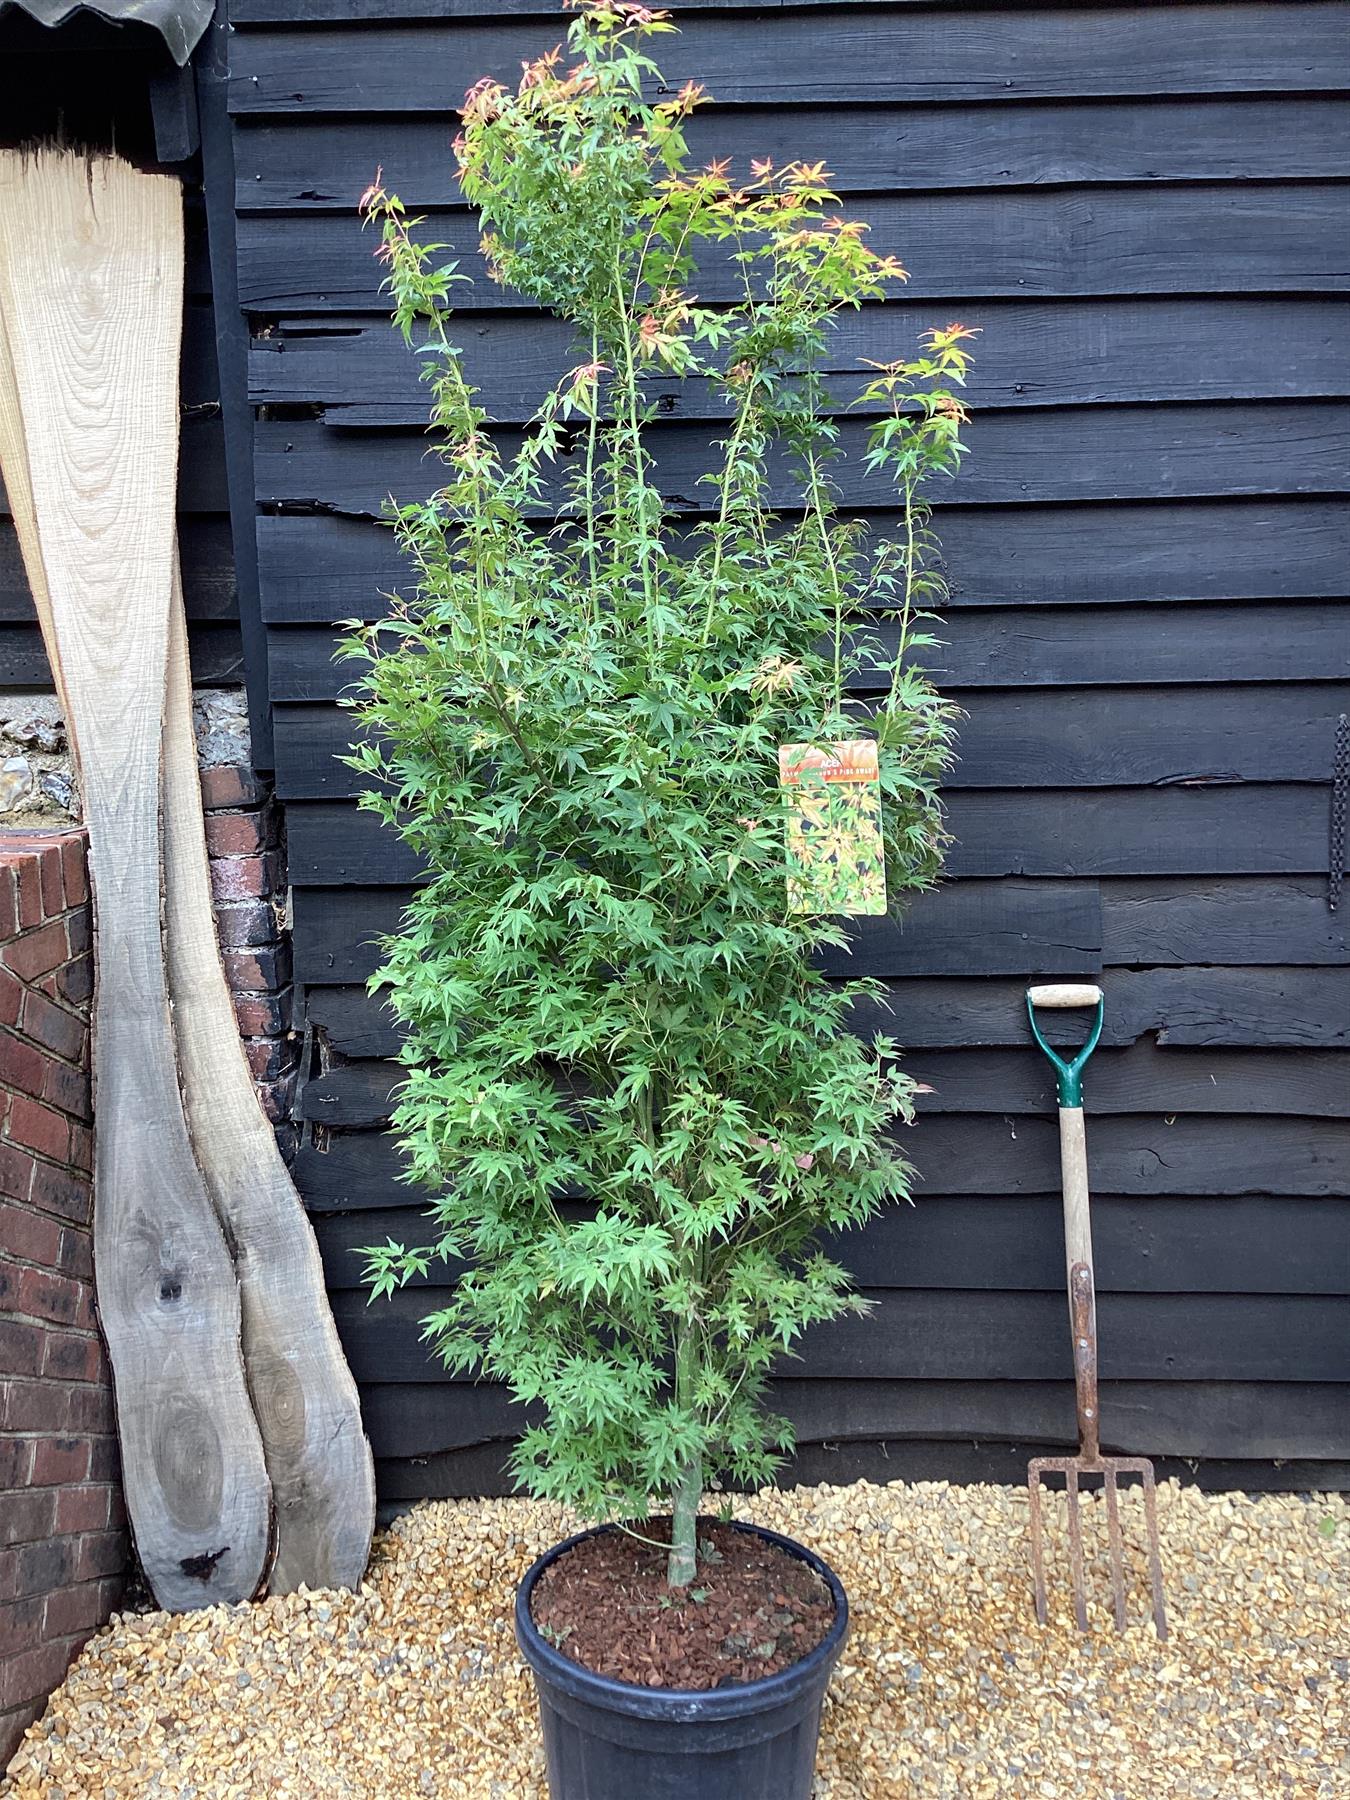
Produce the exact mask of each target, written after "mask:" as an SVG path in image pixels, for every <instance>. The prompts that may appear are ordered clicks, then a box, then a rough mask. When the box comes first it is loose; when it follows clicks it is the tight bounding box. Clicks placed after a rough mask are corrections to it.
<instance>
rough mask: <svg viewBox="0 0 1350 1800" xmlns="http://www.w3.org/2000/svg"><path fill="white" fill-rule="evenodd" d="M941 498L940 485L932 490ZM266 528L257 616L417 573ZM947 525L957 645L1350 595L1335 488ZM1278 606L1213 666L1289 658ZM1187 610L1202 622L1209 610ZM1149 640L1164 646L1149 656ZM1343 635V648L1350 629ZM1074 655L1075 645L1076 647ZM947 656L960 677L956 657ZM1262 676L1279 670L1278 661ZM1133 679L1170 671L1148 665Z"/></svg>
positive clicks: (284, 678)
mask: <svg viewBox="0 0 1350 1800" xmlns="http://www.w3.org/2000/svg"><path fill="white" fill-rule="evenodd" d="M942 497H943V490H941V489H939V490H938V491H937V494H936V495H935V498H938V499H941V498H942ZM893 517H894V515H892V514H885V515H883V516H882V517H881V518H879V519H877V520H876V521H874V529H875V530H877V531H878V532H880V533H882V534H884V533H885V531H886V530H887V529H888V528H889V526H890V521H891V520H892V519H893ZM257 526H258V554H259V564H260V570H261V577H262V588H263V594H262V598H263V606H264V616H265V617H266V618H267V619H268V620H269V622H271V623H274V624H304V623H309V622H315V623H325V624H327V623H331V622H332V621H333V620H336V619H353V618H361V619H377V618H381V617H383V615H384V613H385V611H386V610H387V603H386V601H385V600H384V598H383V596H384V595H385V594H387V593H390V592H397V591H398V590H399V588H400V587H405V586H408V585H410V584H409V582H408V573H409V570H408V564H407V562H406V561H405V559H404V558H403V557H402V556H401V555H400V553H399V549H398V545H397V543H396V541H395V539H394V536H393V533H392V532H391V531H390V530H389V528H388V526H386V525H384V524H382V523H374V522H370V521H366V520H359V519H341V518H329V517H323V516H312V517H287V516H284V515H282V516H270V515H263V516H262V517H260V518H259V519H258V521H257ZM940 533H941V538H942V555H943V562H944V565H945V570H946V575H947V581H948V585H949V587H950V589H951V599H950V602H949V608H948V611H949V616H948V619H947V621H946V626H945V630H944V633H943V635H945V636H946V637H947V639H948V641H949V642H950V643H951V644H952V645H953V646H960V645H961V644H963V643H967V644H976V645H978V644H981V643H983V642H985V641H986V640H985V638H984V633H986V632H989V633H991V634H992V633H993V632H994V631H995V630H996V627H995V625H993V624H992V623H989V622H986V621H983V620H981V621H977V622H976V623H974V624H972V625H970V626H969V627H968V628H967V630H968V633H969V635H968V636H967V637H966V638H965V639H963V638H961V637H960V636H959V635H957V634H958V633H959V632H960V630H961V626H960V623H959V621H958V620H957V619H956V618H955V617H954V616H952V615H954V614H955V613H956V612H957V611H958V609H960V608H962V607H966V606H981V607H984V606H1005V605H1008V606H1013V605H1015V606H1018V607H1022V606H1036V607H1041V606H1086V605H1089V604H1090V605H1092V606H1093V607H1099V606H1116V605H1125V604H1129V603H1131V602H1155V601H1166V602H1168V603H1169V605H1170V604H1173V603H1176V602H1179V601H1201V600H1204V601H1239V600H1260V599H1267V598H1271V599H1279V600H1280V603H1281V607H1282V608H1283V606H1284V605H1285V604H1286V603H1287V602H1286V601H1285V599H1284V598H1283V597H1285V596H1288V597H1289V598H1290V599H1293V598H1299V599H1304V600H1313V599H1321V598H1335V599H1338V600H1339V599H1340V597H1341V596H1342V595H1343V594H1344V592H1345V566H1346V545H1347V543H1350V506H1347V505H1346V503H1345V502H1344V501H1340V500H1323V499H1298V498H1289V499H1277V498H1261V499H1247V500H1230V501H1212V500H1189V501H1154V502H1146V503H1144V502H1134V503H1131V504H1129V505H1111V504H1097V505H1091V506H1082V505H1077V506H1038V507H1036V508H1035V509H1034V510H1029V509H1027V508H1025V507H1020V506H993V507H967V508H950V509H949V508H943V509H942V513H941V518H940ZM1285 616H1286V615H1285V613H1284V612H1283V610H1282V611H1281V614H1280V621H1281V622H1280V624H1279V625H1277V626H1269V625H1267V626H1265V627H1264V638H1265V642H1264V645H1262V643H1261V641H1260V640H1261V633H1262V627H1261V626H1259V625H1258V626H1257V627H1255V628H1254V629H1255V630H1256V632H1257V637H1256V639H1255V640H1254V641H1253V644H1252V648H1251V649H1250V650H1249V651H1248V652H1247V653H1246V654H1247V657H1248V659H1249V660H1247V661H1246V662H1245V663H1244V664H1243V665H1242V668H1241V669H1235V670H1234V672H1233V673H1232V674H1231V675H1221V676H1220V677H1218V678H1219V679H1224V680H1242V679H1247V680H1258V679H1262V678H1263V677H1262V674H1261V666H1260V663H1259V662H1258V660H1257V659H1258V658H1259V656H1260V654H1261V650H1262V648H1264V653H1265V656H1267V657H1268V658H1269V659H1270V666H1271V668H1272V670H1278V669H1279V668H1280V667H1281V662H1282V658H1283V656H1284V655H1285V654H1286V652H1285V650H1284V647H1283V646H1284V643H1285V640H1286V631H1285V627H1284V624H1283V621H1284V619H1285ZM1186 617H1187V618H1188V619H1190V618H1194V619H1195V620H1196V621H1197V624H1198V623H1199V621H1200V620H1201V619H1202V617H1203V615H1200V614H1194V615H1192V614H1188V615H1186ZM1296 618H1297V615H1295V620H1296ZM1321 618H1322V619H1323V620H1324V621H1331V623H1332V624H1333V625H1334V626H1339V623H1340V620H1339V615H1332V614H1330V613H1324V614H1322V615H1321ZM1011 622H1012V621H1010V624H1011ZM1022 624H1023V628H1024V629H1025V631H1026V632H1027V633H1028V634H1030V635H1029V642H1030V643H1031V644H1032V645H1033V646H1034V645H1035V644H1036V643H1037V642H1039V635H1040V634H1041V633H1050V632H1054V631H1058V632H1060V633H1061V634H1069V635H1071V634H1072V633H1073V632H1074V631H1075V630H1078V631H1081V634H1082V636H1083V637H1084V638H1086V639H1087V640H1088V641H1089V642H1091V641H1092V640H1093V639H1094V637H1095V634H1096V632H1097V631H1098V630H1099V629H1102V628H1103V627H1102V626H1100V625H1099V624H1098V622H1097V620H1096V618H1095V616H1094V617H1091V618H1084V620H1083V622H1082V624H1081V626H1079V625H1076V623H1075V621H1074V620H1073V618H1071V617H1070V618H1068V619H1065V620H1062V621H1059V622H1058V623H1057V624H1054V623H1052V622H1051V621H1049V620H1045V621H1042V620H1039V619H1032V620H1029V621H1023V622H1022ZM1114 629H1116V630H1117V631H1132V632H1133V634H1134V637H1135V639H1136V641H1135V642H1134V644H1133V648H1132V649H1131V651H1130V655H1131V660H1132V661H1133V660H1134V659H1135V658H1137V657H1150V656H1153V655H1155V654H1156V655H1157V656H1158V657H1159V659H1160V662H1159V666H1160V667H1166V666H1168V661H1169V659H1170V658H1171V657H1178V658H1181V659H1185V658H1186V657H1187V655H1188V654H1189V645H1188V641H1187V640H1186V639H1184V638H1183V639H1182V640H1181V641H1180V643H1179V644H1178V643H1177V640H1176V639H1175V638H1174V637H1173V636H1172V635H1171V634H1172V633H1174V632H1176V631H1184V630H1185V629H1186V626H1185V624H1184V623H1182V622H1180V621H1177V622H1169V620H1168V619H1167V618H1164V617H1158V618H1150V619H1148V620H1146V621H1139V622H1137V623H1134V624H1132V625H1128V626H1127V625H1121V626H1117V627H1115V628H1114ZM1298 629H1299V628H1298V625H1297V623H1296V622H1294V621H1291V623H1290V626H1289V631H1290V632H1292V633H1294V634H1295V635H1294V636H1293V638H1292V642H1293V644H1294V646H1295V648H1297V646H1298V645H1299V643H1300V642H1301V640H1300V639H1299V637H1298V636H1297V632H1298ZM1323 631H1324V637H1323V639H1321V640H1319V642H1321V641H1325V625H1324V627H1323ZM1155 640H1156V641H1157V643H1158V645H1159V646H1160V648H1159V649H1158V650H1157V651H1156V652H1155V649H1154V643H1155ZM1053 641H1054V642H1056V643H1060V642H1067V637H1066V636H1064V635H1061V636H1060V637H1056V638H1055V639H1054V640H1053ZM1119 641H1120V640H1119V639H1117V640H1115V642H1119ZM1336 642H1337V644H1338V647H1339V648H1340V650H1341V651H1342V652H1344V634H1343V632H1342V633H1339V634H1338V636H1337V638H1336ZM988 646H989V648H988V659H987V660H988V663H989V664H990V665H991V666H996V665H997V663H998V662H999V661H1000V660H1001V658H1002V655H1003V651H1002V648H1001V646H1000V644H999V642H998V640H997V638H996V637H993V636H992V635H991V637H990V638H989V640H988ZM1196 649H1197V652H1199V654H1197V655H1195V656H1194V657H1193V658H1192V659H1191V661H1192V664H1193V665H1194V666H1192V667H1189V669H1188V665H1187V663H1186V662H1185V661H1184V660H1182V661H1181V662H1180V663H1179V667H1178V673H1177V674H1175V675H1173V676H1171V677H1170V679H1173V680H1176V679H1184V680H1188V681H1195V680H1200V679H1202V678H1203V668H1205V667H1207V666H1208V664H1209V654H1206V653H1207V652H1212V651H1213V650H1214V649H1215V646H1214V645H1213V643H1212V642H1211V641H1210V640H1209V639H1205V640H1203V641H1200V642H1198V643H1197V645H1196ZM302 653H303V654H302ZM1108 653H1109V647H1108ZM1164 653H1165V654H1164ZM1076 654H1077V656H1079V657H1081V656H1082V654H1083V652H1082V649H1081V647H1080V648H1078V650H1077V651H1076ZM331 655H332V649H331V642H330V643H328V644H327V645H325V644H324V643H323V642H322V641H321V640H319V639H316V638H313V637H310V638H302V637H298V636H292V635H290V634H288V635H287V636H286V637H285V638H281V639H277V640H275V644H274V650H273V655H272V661H273V665H274V666H273V671H272V691H273V697H274V698H275V699H278V700H309V699H318V700H321V699H327V698H330V697H331V696H332V695H333V694H335V693H337V692H338V691H339V689H340V687H341V686H342V684H343V681H344V680H345V679H346V677H345V676H342V675H341V674H340V673H339V674H337V675H335V674H334V672H333V670H332V669H331V668H330V667H329V666H328V665H329V662H330V659H331ZM946 666H947V667H948V669H949V670H950V672H951V674H950V678H951V679H953V680H954V679H955V678H956V676H957V675H958V673H959V672H960V664H959V663H958V664H956V665H952V664H950V663H948V664H947V665H946ZM1107 666H1108V667H1110V665H1109V664H1108V665H1107ZM1149 666H1151V665H1149ZM1343 666H1344V665H1343V663H1341V661H1340V660H1339V658H1337V659H1335V660H1333V661H1331V662H1328V663H1326V664H1320V663H1314V664H1313V666H1312V667H1311V668H1310V669H1308V670H1307V673H1308V674H1310V675H1315V674H1316V672H1317V669H1318V668H1319V667H1325V669H1326V671H1327V673H1328V674H1330V675H1334V674H1338V673H1340V672H1341V670H1342V668H1343ZM292 669H293V670H294V673H292V672H291V671H292ZM1295 669H1296V671H1297V672H1298V673H1299V675H1300V677H1301V675H1302V673H1303V672H1304V665H1303V664H1301V663H1300V664H1296V665H1295ZM321 670H322V671H323V673H322V674H321V673H320V671H321ZM1040 678H1041V677H1038V676H1037V675H1036V674H1035V673H1029V674H1028V675H1027V676H1026V677H1021V676H1018V677H1014V678H1013V685H1016V684H1017V681H1019V680H1021V679H1026V680H1028V681H1034V680H1036V679H1040ZM1110 678H1111V679H1115V676H1114V675H1112V676H1111V677H1110ZM1266 678H1267V679H1271V680H1275V679H1278V678H1279V677H1278V675H1277V674H1274V673H1272V674H1271V675H1270V676H1269V677H1266ZM967 679H969V678H968V677H967ZM1082 679H1085V680H1086V679H1087V677H1086V676H1084V677H1082ZM1098 679H1101V677H1098ZM1140 679H1141V680H1142V679H1164V677H1163V676H1162V675H1152V674H1145V673H1144V672H1143V671H1141V675H1140ZM321 682H323V683H326V685H320V683H321ZM995 685H1000V684H995Z"/></svg>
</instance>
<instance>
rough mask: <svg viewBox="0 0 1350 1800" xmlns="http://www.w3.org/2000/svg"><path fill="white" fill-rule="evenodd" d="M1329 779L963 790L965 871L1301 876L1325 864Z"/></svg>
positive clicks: (951, 815)
mask: <svg viewBox="0 0 1350 1800" xmlns="http://www.w3.org/2000/svg"><path fill="white" fill-rule="evenodd" d="M1326 805H1327V795H1326V790H1325V788H1321V787H1312V786H1308V787H1281V786H1270V787H1218V788H1118V789H1112V790H1110V791H1095V792H1094V791H1092V790H1078V791H1055V790H1036V791H1031V792H1024V793H1022V794H1019V795H1017V796H1013V795H1012V794H998V793H988V792H983V793H977V792H965V793H955V794H953V795H952V797H951V802H950V805H949V807H948V824H949V826H950V829H951V831H952V833H953V835H954V837H955V839H956V842H955V844H954V845H953V846H952V849H951V851H950V853H949V854H948V857H947V869H948V871H949V873H950V874H952V875H953V876H964V875H986V876H989V875H1033V876H1040V875H1094V876H1103V875H1173V874H1215V875H1225V874H1233V875H1248V874H1250V875H1265V874H1272V875H1273V874H1301V873H1305V872H1307V871H1316V870H1320V869H1321V868H1322V867H1323V865H1324V863H1325V860H1326V859H1325V855H1324V844H1323V838H1324V835H1325V823H1326V821H1325V813H1326Z"/></svg>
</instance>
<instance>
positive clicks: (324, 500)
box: [254, 400, 1350, 518]
mask: <svg viewBox="0 0 1350 1800" xmlns="http://www.w3.org/2000/svg"><path fill="white" fill-rule="evenodd" d="M710 430H712V431H715V430H716V427H709V426H700V425H693V424H691V425H682V424H671V425H668V426H660V427H659V428H657V429H655V430H654V431H653V432H652V434H651V438H650V442H651V451H652V479H653V481H654V482H655V484H656V485H657V487H658V488H659V489H660V491H661V494H662V496H663V497H664V499H665V502H666V505H667V506H668V507H669V508H670V510H671V511H673V512H677V513H691V514H692V513H702V512H706V511H707V510H708V509H709V507H710V505H711V502H710V501H709V499H708V497H707V496H708V489H707V486H706V484H704V485H702V486H700V482H701V479H702V477H703V475H704V474H705V472H706V470H707V469H708V467H709V431H710ZM866 432H867V427H866V425H865V423H864V422H863V421H861V420H857V421H854V420H850V421H847V422H845V423H843V424H841V426H840V428H839V440H838V441H839V447H840V449H841V451H842V453H843V458H842V460H841V461H840V462H839V463H837V464H835V466H834V470H833V479H834V483H835V486H836V488H837V489H838V493H839V498H840V502H841V504H842V505H844V506H849V507H852V506H859V507H884V506H887V505H889V504H891V503H892V501H893V490H892V489H891V486H890V483H889V482H888V481H887V480H885V479H884V478H883V477H881V476H879V475H871V474H869V473H868V471H867V469H866V466H865V463H864V456H865V451H866ZM965 435H966V436H967V437H968V439H969V444H970V452H971V454H970V460H969V462H968V463H967V464H966V465H965V467H964V468H963V470H962V473H961V479H960V481H958V482H955V483H953V484H952V486H951V488H950V490H944V492H943V495H942V499H943V503H944V511H945V510H946V509H947V508H949V507H962V508H964V507H966V506H980V505H985V506H988V505H998V504H1003V505H1008V504H1012V505H1021V504H1025V503H1028V502H1031V501H1045V500H1052V501H1065V500H1073V501H1081V500H1128V499H1139V500H1156V499H1163V498H1171V497H1174V496H1185V495H1195V496H1197V497H1207V496H1223V495H1239V494H1243V495H1245V494H1271V493H1284V494H1314V493H1338V492H1341V491H1343V490H1344V489H1345V488H1346V486H1347V482H1348V481H1350V477H1347V473H1346V470H1347V467H1350V403H1347V402H1345V401H1336V400H1305V401H1301V402H1299V403H1297V404H1292V405H1281V404H1276V403H1275V402H1272V401H1258V402H1253V403H1252V404H1250V405H1246V406H1230V405H1194V406H1171V407H1148V406H1130V407H1120V408H1117V409H1114V410H1112V411H1109V412H1106V411H1099V410H1098V409H1096V408H1093V407H1065V408H1055V409H1046V410H1044V411H1033V412H1024V413H1023V412H991V413H982V414H976V415H975V417H974V418H973V419H972V421H971V423H970V426H969V428H968V430H967V432H966V434H965ZM499 436H500V439H501V442H502V447H503V452H504V454H506V455H511V454H513V453H514V451H515V449H516V448H517V446H518V443H519V441H520V437H519V433H517V432H514V431H503V432H501V433H500V434H499ZM714 466H715V463H714ZM565 472H566V471H565V468H560V469H559V470H558V471H556V472H555V474H554V478H553V481H552V482H551V483H550V486H549V489H548V490H546V491H545V493H544V494H543V495H542V496H541V498H540V499H539V500H538V501H537V502H534V503H532V505H533V506H534V507H535V508H536V509H537V512H538V515H539V516H540V517H550V516H552V515H553V514H554V513H555V512H556V511H557V510H558V508H559V505H560V504H561V501H562V498H563V489H562V486H561V480H562V476H563V475H564V474H565ZM445 478H446V470H445V466H444V464H443V463H442V462H441V460H440V459H439V457H437V456H435V455H434V454H432V455H429V454H428V451H427V442H426V438H425V436H424V435H423V434H421V433H417V434H411V433H398V434H393V435H383V434H380V433H378V432H347V431H343V432H334V431H328V430H326V429H325V428H324V426H323V425H321V424H318V423H316V422H314V421H310V420H262V421H260V423H259V424H258V427H257V429H256V431H255V433H254V480H255V483H256V487H257V495H258V499H259V501H260V502H261V503H262V504H264V505H267V506H280V505H285V506H291V507H296V506H301V507H309V508H315V509H319V510H332V511H336V512H340V513H348V514H354V515H357V516H364V517H368V518H379V517H380V516H381V514H382V513H383V512H384V511H385V508H386V505H387V502H388V499H389V496H390V495H391V494H392V495H393V496H394V497H395V498H396V499H398V500H399V501H400V502H404V503H406V502H411V501H418V500H423V499H425V498H426V497H427V496H428V495H429V494H430V493H431V492H432V491H433V490H434V489H436V488H437V487H439V486H441V485H443V483H444V481H445ZM802 481H803V476H802V473H801V470H800V467H799V466H798V465H797V464H796V463H795V462H794V461H793V459H792V458H790V457H789V456H788V455H787V454H786V453H785V452H783V451H780V450H778V449H774V450H771V451H770V452H769V454H768V456H767V458H766V468H765V484H766V500H767V501H768V503H769V504H771V505H772V506H774V507H776V508H783V509H785V510H791V509H800V508H801V507H802V505H803V487H802Z"/></svg>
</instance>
